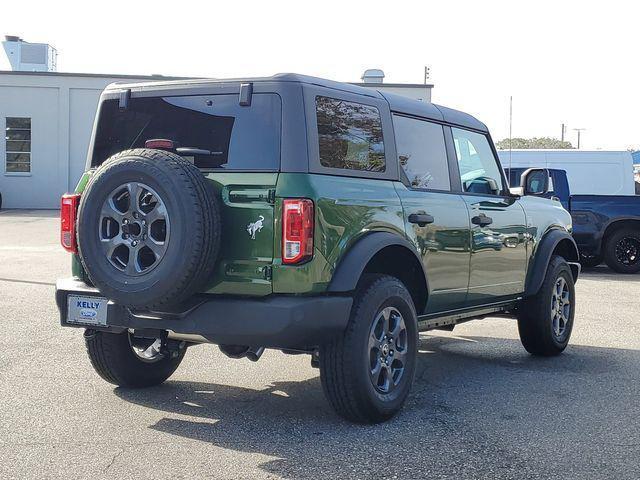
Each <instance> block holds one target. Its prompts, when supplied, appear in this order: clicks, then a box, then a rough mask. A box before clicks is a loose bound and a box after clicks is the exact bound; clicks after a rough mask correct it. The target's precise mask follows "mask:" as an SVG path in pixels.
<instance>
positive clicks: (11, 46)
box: [2, 35, 58, 72]
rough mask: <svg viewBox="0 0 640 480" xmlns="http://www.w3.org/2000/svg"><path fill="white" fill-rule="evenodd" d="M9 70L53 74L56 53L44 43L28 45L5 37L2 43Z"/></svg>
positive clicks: (20, 40)
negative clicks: (9, 66)
mask: <svg viewBox="0 0 640 480" xmlns="http://www.w3.org/2000/svg"><path fill="white" fill-rule="evenodd" d="M2 46H3V47H4V51H5V52H6V53H7V57H8V58H9V63H10V64H11V69H12V70H14V71H18V72H55V71H56V60H57V56H58V53H57V51H56V49H55V48H53V47H52V46H51V45H48V44H46V43H29V42H25V41H24V40H22V39H21V38H20V37H16V36H13V35H7V36H5V41H4V42H2Z"/></svg>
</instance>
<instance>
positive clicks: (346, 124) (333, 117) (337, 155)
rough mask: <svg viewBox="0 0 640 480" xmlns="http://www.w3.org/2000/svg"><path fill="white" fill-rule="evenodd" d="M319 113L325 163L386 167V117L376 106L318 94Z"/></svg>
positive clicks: (380, 169)
mask: <svg viewBox="0 0 640 480" xmlns="http://www.w3.org/2000/svg"><path fill="white" fill-rule="evenodd" d="M316 116H317V119H318V141H319V147H320V163H321V164H322V166H324V167H330V168H342V169H348V170H366V171H369V172H384V171H385V157H384V143H383V140H382V120H381V118H380V111H379V110H378V109H377V108H376V107H372V106H369V105H363V104H361V103H355V102H347V101H344V100H338V99H335V98H328V97H316Z"/></svg>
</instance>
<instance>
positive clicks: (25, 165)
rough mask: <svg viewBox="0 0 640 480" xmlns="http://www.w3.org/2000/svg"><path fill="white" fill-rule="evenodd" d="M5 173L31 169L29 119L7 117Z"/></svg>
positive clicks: (24, 171) (25, 171)
mask: <svg viewBox="0 0 640 480" xmlns="http://www.w3.org/2000/svg"><path fill="white" fill-rule="evenodd" d="M5 147H6V148H5V152H6V159H5V161H6V163H5V167H6V169H5V171H6V172H7V173H28V172H30V171H31V119H30V118H26V117H7V118H6V133H5Z"/></svg>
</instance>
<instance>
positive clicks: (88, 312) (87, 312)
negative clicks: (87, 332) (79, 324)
mask: <svg viewBox="0 0 640 480" xmlns="http://www.w3.org/2000/svg"><path fill="white" fill-rule="evenodd" d="M80 315H82V316H83V317H84V318H94V317H95V316H96V315H98V312H96V311H95V310H92V309H91V308H83V309H82V310H80Z"/></svg>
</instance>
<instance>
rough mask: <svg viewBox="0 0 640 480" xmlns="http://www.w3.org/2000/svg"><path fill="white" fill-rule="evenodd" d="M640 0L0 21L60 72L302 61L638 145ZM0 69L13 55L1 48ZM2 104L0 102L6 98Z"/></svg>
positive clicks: (605, 143) (303, 69)
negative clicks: (49, 49)
mask: <svg viewBox="0 0 640 480" xmlns="http://www.w3.org/2000/svg"><path fill="white" fill-rule="evenodd" d="M639 18H640V2H637V1H626V2H623V1H616V0H609V1H607V2H602V1H599V2H590V1H575V2H574V1H566V0H555V1H546V0H538V1H513V0H512V1H505V2H498V1H478V0H476V1H437V2H436V1H434V2H431V1H411V2H407V1H402V0H393V1H384V2H378V1H374V0H370V1H366V2H350V1H348V0H342V1H334V0H323V1H304V0H298V1H291V2H289V1H283V2H277V1H269V0H262V1H252V0H243V1H235V2H228V1H226V2H217V1H191V0H179V1H178V0H174V1H172V2H162V1H155V2H143V1H135V0H129V1H120V0H110V1H109V2H99V1H84V2H77V3H76V2H64V1H51V0H49V1H46V2H37V1H32V0H21V1H6V2H2V6H1V7H0V34H2V35H4V34H10V35H19V36H21V37H23V38H24V39H25V40H27V41H32V42H46V43H50V44H52V45H53V46H55V47H56V48H57V49H58V53H59V56H58V70H59V71H63V72H90V73H119V74H152V73H158V74H164V75H179V76H210V77H230V76H233V77H237V76H259V75H271V74H273V73H278V72H297V73H304V74H309V75H316V76H321V77H326V78H330V79H334V80H343V81H359V79H360V76H361V74H362V72H363V71H364V70H365V69H366V68H382V69H383V70H384V71H385V73H386V78H385V80H386V81H388V82H409V83H421V82H422V81H423V69H424V65H429V66H430V67H431V73H432V75H431V79H430V80H431V81H432V82H433V83H434V84H435V88H434V90H433V101H434V102H435V103H440V104H443V105H447V106H450V107H453V108H458V109H461V110H465V111H467V112H469V113H471V114H473V115H475V116H477V117H478V118H479V119H481V120H482V121H484V122H485V123H486V124H487V125H488V126H489V128H490V129H491V130H492V132H493V136H494V139H495V140H498V139H501V138H503V137H505V136H507V135H508V125H509V122H508V111H509V96H510V95H513V112H514V116H513V135H514V136H523V137H531V136H555V137H559V136H560V130H561V124H562V123H563V122H564V123H566V124H567V125H568V139H569V140H571V141H573V143H574V145H575V135H576V132H574V131H573V130H572V129H573V128H586V130H585V131H584V132H583V133H582V145H581V146H582V147H583V148H589V149H596V148H603V149H626V148H628V147H637V148H640V48H639V47H640V21H639ZM0 58H1V60H0V69H8V68H9V64H8V61H7V60H6V57H5V55H4V54H3V53H0ZM0 109H1V105H0Z"/></svg>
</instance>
